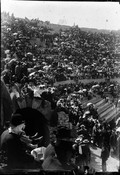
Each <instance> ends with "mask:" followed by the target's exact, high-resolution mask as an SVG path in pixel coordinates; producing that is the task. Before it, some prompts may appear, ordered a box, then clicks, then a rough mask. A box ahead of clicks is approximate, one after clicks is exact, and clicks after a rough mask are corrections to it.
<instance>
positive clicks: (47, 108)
mask: <svg viewBox="0 0 120 175" xmlns="http://www.w3.org/2000/svg"><path fill="white" fill-rule="evenodd" d="M32 108H34V109H37V110H38V111H39V112H41V113H42V114H43V115H44V116H45V118H46V119H47V121H50V118H51V112H52V110H51V103H50V102H49V101H47V100H45V99H43V98H41V97H34V98H33V101H32Z"/></svg>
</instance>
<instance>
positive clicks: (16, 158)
mask: <svg viewBox="0 0 120 175" xmlns="http://www.w3.org/2000/svg"><path fill="white" fill-rule="evenodd" d="M1 149H2V150H3V151H4V152H5V153H6V157H7V165H8V167H10V168H23V167H26V166H27V165H29V164H31V165H32V164H33V162H34V158H33V157H32V156H31V155H30V154H27V153H26V149H27V147H26V144H25V143H23V142H22V141H21V140H20V136H19V135H16V134H14V133H9V131H8V130H5V131H4V132H3V133H2V135H1Z"/></svg>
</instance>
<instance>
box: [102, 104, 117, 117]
mask: <svg viewBox="0 0 120 175" xmlns="http://www.w3.org/2000/svg"><path fill="white" fill-rule="evenodd" d="M113 109H114V106H112V107H109V108H108V109H107V110H105V111H104V112H103V113H101V114H100V118H103V117H105V116H106V115H108V113H110V112H112V110H113Z"/></svg>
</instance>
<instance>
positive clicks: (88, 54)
mask: <svg viewBox="0 0 120 175" xmlns="http://www.w3.org/2000/svg"><path fill="white" fill-rule="evenodd" d="M2 15H3V16H2V19H3V17H4V18H5V19H6V20H2V23H1V24H2V25H1V28H2V36H1V37H2V40H1V41H2V42H1V52H2V54H1V56H2V58H1V79H2V82H3V83H4V85H5V86H6V87H7V90H8V92H9V94H10V98H11V109H12V112H11V114H12V113H20V111H21V109H23V108H28V107H30V108H31V107H32V108H33V106H34V105H33V104H32V105H33V106H31V101H32V100H33V99H34V98H36V99H37V98H42V99H44V100H43V101H42V107H41V111H40V112H41V113H42V114H43V115H44V116H45V118H47V120H48V125H49V129H51V130H52V131H54V130H55V131H56V128H57V126H58V125H62V126H65V127H68V128H69V129H71V130H72V134H73V135H74V138H76V139H77V138H78V137H79V138H81V139H82V140H87V141H88V142H89V143H92V144H93V145H94V146H97V147H100V148H101V149H102V150H103V152H102V153H103V154H102V155H101V157H103V159H105V160H107V158H108V157H109V155H110V153H111V150H113V152H114V154H115V155H116V156H117V155H118V149H119V145H118V142H119V140H120V135H119V132H117V131H116V123H113V122H112V123H106V122H104V121H101V120H100V119H99V114H98V111H97V108H96V107H95V106H94V104H92V103H88V104H87V105H84V104H83V102H84V101H85V100H86V101H89V100H91V99H93V98H95V97H96V98H98V97H101V98H103V99H105V100H106V102H107V100H108V101H110V103H113V104H115V107H117V105H118V102H119V98H120V96H119V95H118V94H120V85H119V83H118V82H111V81H109V79H113V78H118V77H119V76H120V68H119V64H118V62H119V49H118V48H119V47H118V46H119V42H120V36H119V35H118V34H117V33H114V32H109V33H106V34H105V33H100V32H98V33H97V32H96V33H92V32H86V31H82V30H80V29H79V28H78V27H77V26H75V27H71V28H69V29H67V30H65V31H62V30H60V31H59V32H58V33H53V34H52V32H53V30H52V29H50V28H49V27H46V26H42V25H40V24H41V23H42V22H40V21H39V20H37V19H33V20H29V19H27V18H25V19H20V18H15V17H14V15H12V16H9V14H6V13H3V14H2ZM38 41H39V42H38ZM37 42H38V43H37ZM93 78H96V79H98V78H100V79H101V78H105V79H106V80H108V81H105V82H100V83H97V82H94V81H91V83H87V84H84V83H81V82H78V80H81V79H93ZM64 80H75V81H76V84H72V83H70V84H64V85H63V84H62V85H59V86H54V83H55V82H58V81H59V82H60V81H64ZM106 94H107V95H106ZM108 94H109V95H110V98H109V99H108V98H107V97H108ZM47 102H48V103H47ZM9 104H10V103H9ZM35 104H37V102H35ZM3 106H4V105H3ZM45 107H46V109H47V108H49V110H48V111H47V113H45V111H44V112H43V110H42V108H45ZM34 109H35V110H37V107H35V108H34ZM29 110H30V109H29ZM50 110H51V111H50ZM16 111H17V112H16ZM30 111H31V110H30ZM4 112H5V111H4ZM31 112H32V111H31ZM33 113H34V112H33ZM20 114H21V115H23V113H22V112H21V113H20ZM26 114H27V113H26ZM29 114H30V113H29ZM36 115H37V112H36ZM49 115H50V116H49ZM10 117H11V116H9V118H10ZM1 118H2V117H1ZM1 121H2V124H3V125H1V127H2V131H3V130H5V127H6V128H7V127H8V126H7V123H6V121H7V122H10V120H8V119H6V121H4V119H3V118H2V119H1ZM32 124H33V123H32ZM33 126H34V124H33ZM51 130H50V131H51ZM36 131H37V130H36ZM55 131H54V132H55ZM28 133H29V132H28ZM32 134H33V133H32ZM34 134H35V133H34ZM51 134H52V133H51ZM39 136H41V135H39ZM45 137H47V136H46V135H45ZM53 138H54V135H52V136H50V138H49V139H51V140H49V139H48V137H47V138H46V139H48V140H47V142H45V143H47V145H46V144H43V145H42V146H45V147H47V146H48V145H49V143H50V142H53V141H54V139H55V138H54V139H53ZM113 140H114V141H113ZM104 149H107V151H106V152H105V154H104ZM106 154H107V155H106ZM77 163H78V164H79V161H78V162H76V164H77ZM85 165H86V166H88V165H89V164H85ZM103 170H104V171H105V169H104V168H103Z"/></svg>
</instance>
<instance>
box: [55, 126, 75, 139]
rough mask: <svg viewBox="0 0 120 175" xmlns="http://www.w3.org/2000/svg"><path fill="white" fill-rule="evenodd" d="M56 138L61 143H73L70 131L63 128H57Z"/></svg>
mask: <svg viewBox="0 0 120 175" xmlns="http://www.w3.org/2000/svg"><path fill="white" fill-rule="evenodd" d="M56 138H57V139H59V140H63V141H69V142H75V139H74V138H73V137H72V133H71V130H70V129H69V128H67V127H65V126H58V127H57V132H56Z"/></svg>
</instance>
